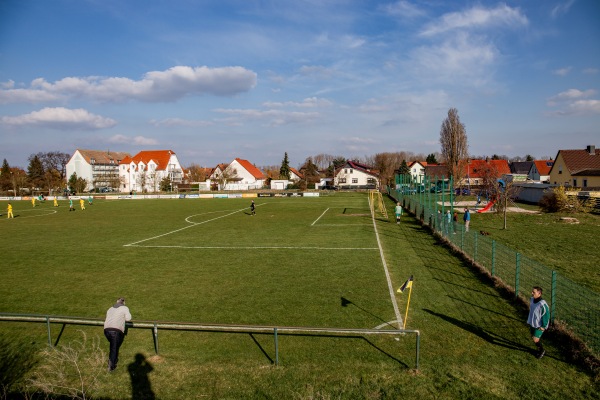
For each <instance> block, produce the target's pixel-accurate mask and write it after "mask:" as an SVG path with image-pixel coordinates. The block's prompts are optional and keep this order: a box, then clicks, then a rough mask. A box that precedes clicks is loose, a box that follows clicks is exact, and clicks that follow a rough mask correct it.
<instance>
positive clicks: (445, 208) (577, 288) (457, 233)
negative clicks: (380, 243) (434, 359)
mask: <svg viewBox="0 0 600 400" xmlns="http://www.w3.org/2000/svg"><path fill="white" fill-rule="evenodd" d="M420 178H422V179H415V178H413V177H411V176H397V178H396V188H388V194H389V195H390V196H391V197H392V198H394V199H395V201H399V202H400V203H401V204H402V206H403V208H404V209H405V210H406V211H409V212H410V213H412V214H414V215H415V216H416V217H417V218H419V219H420V220H421V221H423V222H424V223H426V224H427V225H429V226H430V227H431V228H432V229H433V230H434V231H436V232H437V233H439V234H440V235H442V236H444V237H445V238H446V239H447V240H448V241H450V242H452V243H453V244H454V245H455V246H456V247H457V248H459V249H460V250H461V251H462V252H463V253H464V254H465V255H466V256H468V257H469V258H471V259H473V260H474V261H475V262H477V263H478V264H479V265H481V266H483V267H484V268H485V269H486V270H487V271H488V272H489V273H490V274H491V275H492V276H494V277H496V278H499V279H500V280H502V282H503V283H504V284H505V285H507V286H509V287H510V288H512V289H513V290H514V293H515V297H516V296H522V297H523V298H526V299H528V298H529V297H530V296H531V288H532V287H533V286H541V287H543V288H550V290H549V291H548V290H547V289H546V290H545V291H544V293H545V294H546V296H544V299H545V300H546V301H547V302H548V305H549V306H550V311H551V320H552V321H556V320H560V321H561V322H562V323H564V324H566V326H567V327H568V328H570V329H571V331H572V332H573V333H574V334H576V335H577V336H578V337H579V338H580V339H581V340H583V341H584V342H585V343H586V345H587V346H588V347H589V348H590V349H591V350H592V351H593V352H594V353H595V354H598V353H600V330H599V329H598V328H599V325H600V294H598V293H595V292H593V291H591V290H589V289H587V288H585V287H583V286H581V285H580V284H577V283H575V282H573V281H572V280H570V279H568V278H566V277H564V276H561V275H559V274H558V273H557V272H556V271H553V270H552V269H550V268H548V267H546V266H545V265H543V264H540V263H539V262H537V261H535V260H532V259H530V258H528V257H527V256H525V255H523V254H521V253H518V252H516V251H515V250H513V249H511V248H509V247H507V246H505V245H504V244H502V243H499V242H497V241H496V240H493V239H491V238H489V237H488V236H485V235H482V234H481V233H480V232H472V231H469V232H467V231H466V230H465V225H464V224H463V223H459V222H458V221H456V219H458V218H457V217H458V215H457V213H456V214H455V211H454V208H455V207H454V205H453V204H454V193H453V192H452V191H451V190H449V189H447V188H448V187H449V188H451V187H452V182H451V181H450V180H448V179H447V178H439V179H438V178H436V177H433V178H430V177H426V176H423V177H420ZM404 179H406V180H404ZM460 218H461V219H462V214H461V215H460Z"/></svg>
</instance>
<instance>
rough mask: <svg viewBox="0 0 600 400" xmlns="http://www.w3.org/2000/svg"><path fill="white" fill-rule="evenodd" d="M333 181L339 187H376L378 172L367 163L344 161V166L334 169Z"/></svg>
mask: <svg viewBox="0 0 600 400" xmlns="http://www.w3.org/2000/svg"><path fill="white" fill-rule="evenodd" d="M333 183H334V186H337V187H339V188H340V189H376V188H377V186H378V185H379V174H378V171H377V170H375V169H374V168H372V167H370V166H368V165H365V164H362V163H359V162H357V161H346V164H344V166H342V167H341V168H337V169H336V170H335V177H334V181H333Z"/></svg>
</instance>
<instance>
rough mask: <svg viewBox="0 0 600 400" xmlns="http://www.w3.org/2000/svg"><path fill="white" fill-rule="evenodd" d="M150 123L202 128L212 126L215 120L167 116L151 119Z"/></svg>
mask: <svg viewBox="0 0 600 400" xmlns="http://www.w3.org/2000/svg"><path fill="white" fill-rule="evenodd" d="M150 123H151V124H152V125H154V126H159V127H160V126H187V127H190V128H202V127H205V126H211V125H214V124H215V123H214V122H213V121H203V120H188V119H181V118H166V119H162V120H160V121H158V120H155V119H153V120H151V121H150Z"/></svg>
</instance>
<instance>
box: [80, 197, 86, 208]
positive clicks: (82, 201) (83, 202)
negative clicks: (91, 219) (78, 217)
mask: <svg viewBox="0 0 600 400" xmlns="http://www.w3.org/2000/svg"><path fill="white" fill-rule="evenodd" d="M79 205H80V206H81V209H82V210H85V200H83V199H82V198H80V199H79Z"/></svg>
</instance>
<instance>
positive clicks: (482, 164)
mask: <svg viewBox="0 0 600 400" xmlns="http://www.w3.org/2000/svg"><path fill="white" fill-rule="evenodd" d="M489 172H491V173H493V174H494V175H496V177H497V178H502V177H503V176H505V175H510V173H511V172H510V166H509V165H508V161H507V160H491V159H485V160H469V161H468V162H467V165H466V171H465V176H464V177H463V180H462V181H461V183H460V184H461V186H479V185H482V184H483V183H484V182H483V180H484V176H485V174H488V173H489Z"/></svg>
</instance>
